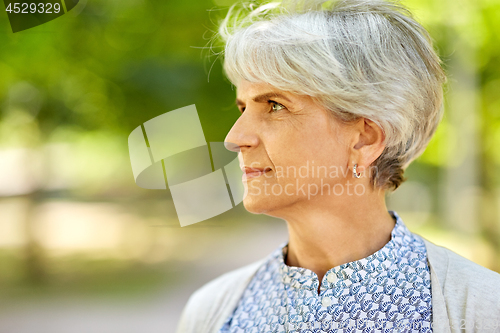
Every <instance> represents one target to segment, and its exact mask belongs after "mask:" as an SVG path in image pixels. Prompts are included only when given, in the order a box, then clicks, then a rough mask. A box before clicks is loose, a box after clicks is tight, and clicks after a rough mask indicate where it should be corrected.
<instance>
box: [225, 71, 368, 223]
mask: <svg viewBox="0 0 500 333" xmlns="http://www.w3.org/2000/svg"><path fill="white" fill-rule="evenodd" d="M237 104H238V107H239V109H240V112H241V116H240V117H239V119H238V120H237V121H236V123H235V124H234V125H233V127H232V129H231V130H230V132H229V133H228V135H227V137H226V142H228V143H232V144H234V145H236V146H238V147H239V154H238V156H239V161H240V166H241V167H242V169H243V171H244V172H245V174H244V175H243V182H244V184H245V187H246V189H247V196H246V197H245V199H244V201H243V203H244V205H245V208H246V209H247V210H248V211H250V212H252V213H265V214H268V215H274V216H279V215H280V211H281V210H284V209H287V208H289V207H291V206H294V205H297V204H307V203H311V202H313V201H317V200H324V199H325V198H326V197H327V196H328V197H337V198H338V199H339V200H340V198H341V197H343V196H345V195H349V194H348V191H350V192H352V193H354V190H355V189H354V186H352V185H353V184H352V177H351V172H352V171H350V169H348V167H349V166H352V161H349V158H350V156H349V152H350V148H349V147H350V146H352V145H354V140H355V132H354V131H353V130H352V129H351V126H349V125H346V124H344V123H341V122H339V121H338V120H335V119H334V118H333V116H332V115H331V114H330V112H329V111H327V110H326V109H324V108H323V107H321V106H319V105H318V104H317V103H315V102H314V101H313V99H312V98H311V97H309V96H304V95H296V94H293V93H290V92H285V91H282V90H279V89H276V88H274V87H272V86H271V85H269V84H266V83H252V82H249V81H245V80H241V81H240V83H239V84H238V85H237ZM351 143H353V144H351ZM226 146H230V144H226ZM349 162H351V164H349ZM349 180H351V182H350V185H351V188H348V187H349V184H348V182H349ZM357 190H358V192H359V191H361V190H360V189H357ZM351 195H352V194H351ZM299 207H301V206H299Z"/></svg>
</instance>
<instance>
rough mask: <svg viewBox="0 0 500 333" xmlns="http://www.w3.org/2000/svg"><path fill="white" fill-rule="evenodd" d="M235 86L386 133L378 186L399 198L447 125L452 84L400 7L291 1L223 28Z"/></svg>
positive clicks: (249, 11) (231, 15)
mask: <svg viewBox="0 0 500 333" xmlns="http://www.w3.org/2000/svg"><path fill="white" fill-rule="evenodd" d="M219 36H220V37H221V38H222V41H223V42H224V43H225V50H224V70H225V72H226V75H227V76H228V78H229V80H231V82H232V83H233V84H237V82H238V81H239V80H240V79H242V78H243V79H246V80H248V81H253V82H266V83H269V84H270V85H272V86H274V87H276V88H278V89H282V90H286V91H290V92H294V93H297V94H302V95H309V96H311V97H313V98H314V99H315V100H316V101H317V102H319V103H320V105H322V106H324V107H325V108H327V109H328V110H330V111H331V112H333V114H334V115H335V116H336V117H337V118H338V119H340V120H342V121H347V122H348V121H353V120H356V119H359V118H360V117H364V118H367V119H370V120H372V121H373V122H375V123H376V124H377V125H379V126H380V127H381V128H382V130H383V131H384V134H385V144H386V147H385V149H384V151H383V152H382V154H381V155H380V156H379V157H378V158H377V160H376V161H374V162H373V164H372V167H371V168H370V169H371V170H372V173H371V174H370V177H371V181H372V184H373V185H374V186H378V187H380V188H383V189H392V190H395V189H396V188H397V187H398V186H399V185H400V184H401V183H402V182H403V181H404V180H405V178H404V176H403V173H404V170H405V169H406V167H407V166H408V165H409V164H410V163H411V162H412V161H413V160H414V159H415V158H417V157H418V156H419V155H420V154H421V153H422V152H423V150H424V149H425V147H426V146H427V144H428V142H429V140H430V138H431V137H432V135H433V134H434V132H435V130H436V128H437V125H438V123H439V121H440V120H441V117H442V113H443V111H442V109H443V108H442V104H443V89H442V85H443V83H444V82H445V81H446V76H445V73H444V71H443V69H442V67H441V61H440V59H439V57H438V56H437V54H436V52H435V51H434V49H433V46H432V40H431V38H430V36H429V34H428V33H427V31H426V30H425V29H424V28H423V27H422V26H421V25H420V24H419V23H418V22H417V21H416V20H415V19H414V18H413V17H412V15H411V13H410V12H409V11H408V10H407V9H406V8H405V7H404V6H402V5H401V4H399V3H398V2H395V1H383V0H333V1H332V0H330V1H320V0H289V1H286V0H284V1H281V2H267V3H261V4H260V5H255V3H250V4H236V5H234V6H232V7H231V8H230V10H229V12H228V14H227V16H226V17H225V19H224V20H223V21H222V22H221V24H220V27H219Z"/></svg>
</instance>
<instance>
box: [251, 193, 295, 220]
mask: <svg viewBox="0 0 500 333" xmlns="http://www.w3.org/2000/svg"><path fill="white" fill-rule="evenodd" d="M283 199H285V198H280V197H269V196H260V195H258V196H257V195H256V196H253V195H247V196H246V197H245V199H243V206H244V207H245V209H246V210H247V211H248V212H249V213H252V214H266V215H270V216H274V214H273V213H274V212H277V211H279V210H281V209H283V208H285V207H287V206H289V205H290V202H285V201H287V200H283Z"/></svg>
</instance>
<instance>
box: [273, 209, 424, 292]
mask: <svg viewBox="0 0 500 333" xmlns="http://www.w3.org/2000/svg"><path fill="white" fill-rule="evenodd" d="M389 213H390V214H391V215H392V217H393V218H394V220H395V225H394V228H393V229H392V232H391V240H390V241H389V242H388V243H387V244H386V245H385V246H384V247H382V248H381V249H380V250H378V251H377V252H375V253H373V254H371V255H369V256H368V257H366V258H363V259H359V260H356V261H352V262H348V263H345V264H342V265H339V266H336V267H333V268H331V269H330V270H328V271H327V272H326V274H325V276H324V277H323V280H322V283H321V289H332V288H333V289H337V290H339V292H342V289H344V288H346V287H349V286H350V285H351V284H353V283H356V282H362V283H363V282H368V281H369V280H370V278H374V279H376V278H379V279H387V278H388V277H387V274H381V273H383V272H388V273H391V272H395V271H399V266H398V263H399V262H400V261H401V259H402V257H403V256H404V254H405V253H407V252H408V250H411V251H417V252H418V251H422V250H423V251H425V248H423V249H422V248H421V247H418V246H415V245H414V244H415V242H414V235H413V234H412V233H411V231H409V230H408V228H407V227H406V226H405V224H404V223H403V220H401V218H400V217H399V215H398V214H396V212H394V211H389ZM287 250H288V242H284V243H282V244H281V245H280V248H278V249H277V251H275V257H276V259H277V260H278V264H279V270H280V275H281V279H282V282H283V283H284V284H285V285H290V286H292V287H294V288H304V289H309V290H318V285H319V279H318V277H317V275H316V273H314V272H313V271H311V270H309V269H307V268H303V267H295V266H288V265H286V264H285V261H284V258H285V256H286V254H287ZM380 282H382V283H383V281H380Z"/></svg>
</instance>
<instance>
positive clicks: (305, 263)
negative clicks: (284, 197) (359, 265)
mask: <svg viewBox="0 0 500 333" xmlns="http://www.w3.org/2000/svg"><path fill="white" fill-rule="evenodd" d="M338 199H339V198H332V197H327V196H321V197H318V198H317V200H308V201H307V202H304V203H302V204H301V203H298V204H296V205H294V206H293V207H288V209H287V212H286V214H282V216H280V217H282V218H283V217H285V218H284V219H285V220H286V222H287V225H288V233H289V242H288V255H287V258H286V264H287V265H289V266H297V267H303V268H307V269H309V270H311V271H313V272H314V273H316V275H317V276H318V279H319V281H320V285H321V280H322V279H323V277H324V275H325V273H326V272H327V271H328V270H330V269H331V268H333V267H336V266H339V265H342V264H345V263H348V262H351V261H355V260H359V259H362V258H365V257H367V256H369V255H371V254H373V253H375V252H376V251H378V250H380V249H381V248H382V247H384V245H385V244H387V242H389V241H390V239H391V231H392V229H393V228H394V224H395V223H394V219H393V218H392V216H391V215H390V214H389V212H388V211H387V208H386V206H385V198H384V194H383V192H382V191H381V192H380V193H376V192H373V193H370V194H367V195H364V196H353V197H351V198H342V201H341V200H338Z"/></svg>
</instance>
